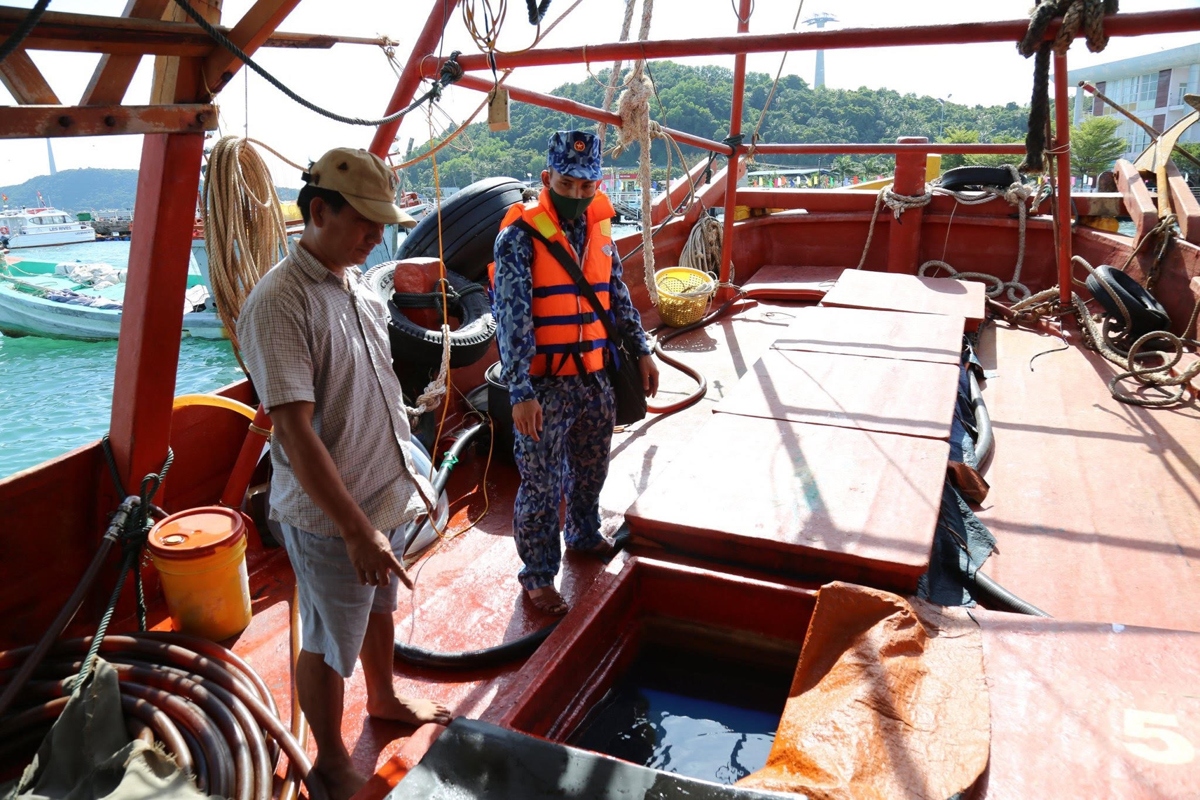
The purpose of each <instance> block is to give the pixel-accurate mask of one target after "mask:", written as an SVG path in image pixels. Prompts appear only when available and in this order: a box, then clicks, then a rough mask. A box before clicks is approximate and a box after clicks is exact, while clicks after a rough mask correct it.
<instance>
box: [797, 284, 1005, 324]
mask: <svg viewBox="0 0 1200 800" xmlns="http://www.w3.org/2000/svg"><path fill="white" fill-rule="evenodd" d="M985 288H986V287H984V285H983V284H982V283H979V282H977V281H957V280H954V279H953V278H919V277H917V276H916V275H903V274H900V273H895V272H868V271H866V270H857V269H848V270H846V271H845V272H843V273H842V277H840V278H838V282H837V284H836V285H835V286H834V287H833V288H832V289H830V290H829V292H828V293H827V294H826V295H825V298H824V299H823V300H821V305H823V306H842V307H846V308H877V309H881V310H884V311H908V312H912V313H916V314H943V315H947V316H952V317H963V318H965V319H966V321H967V330H969V331H973V330H975V329H976V328H978V327H979V323H981V322H983V314H984V300H985V294H984V289H985Z"/></svg>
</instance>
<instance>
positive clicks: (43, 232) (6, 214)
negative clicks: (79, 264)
mask: <svg viewBox="0 0 1200 800" xmlns="http://www.w3.org/2000/svg"><path fill="white" fill-rule="evenodd" d="M94 241H96V231H95V229H94V228H92V226H91V225H88V224H87V223H86V222H80V221H78V220H75V219H72V218H71V216H70V215H69V214H68V213H67V212H65V211H59V210H58V209H57V208H22V209H20V210H17V209H10V208H8V207H7V206H6V207H5V208H4V209H3V210H0V248H8V249H10V250H16V249H18V248H22V247H45V246H48V245H55V244H78V243H80V242H94Z"/></svg>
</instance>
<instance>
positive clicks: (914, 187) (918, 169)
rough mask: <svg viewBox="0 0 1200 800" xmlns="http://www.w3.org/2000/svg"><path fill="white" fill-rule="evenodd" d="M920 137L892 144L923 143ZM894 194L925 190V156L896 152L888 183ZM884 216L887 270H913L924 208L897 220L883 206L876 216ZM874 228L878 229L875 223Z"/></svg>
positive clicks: (915, 265) (918, 247) (919, 243)
mask: <svg viewBox="0 0 1200 800" xmlns="http://www.w3.org/2000/svg"><path fill="white" fill-rule="evenodd" d="M928 141H929V140H928V139H926V138H925V137H924V136H901V137H900V138H899V139H897V140H896V144H924V143H925V142H928ZM892 191H893V192H895V193H896V194H902V195H907V196H909V197H916V196H918V195H922V194H924V193H925V155H924V153H918V152H912V151H905V152H901V153H898V154H897V155H896V178H895V181H894V182H893V184H892ZM884 213H887V215H888V222H890V223H891V224H890V225H889V232H888V272H906V273H911V272H914V271H915V270H916V268H917V252H918V251H919V250H920V248H921V223H922V221H923V220H924V218H925V207H924V206H921V207H919V208H910V209H908V210H907V211H905V212H904V213H903V214H901V215H900V219H896V216H895V215H894V214H893V213H892V212H891V209H889V208H888V207H887V206H883V207H881V208H880V210H879V215H880V216H883V214H884ZM875 229H876V230H879V227H878V224H876V228H875Z"/></svg>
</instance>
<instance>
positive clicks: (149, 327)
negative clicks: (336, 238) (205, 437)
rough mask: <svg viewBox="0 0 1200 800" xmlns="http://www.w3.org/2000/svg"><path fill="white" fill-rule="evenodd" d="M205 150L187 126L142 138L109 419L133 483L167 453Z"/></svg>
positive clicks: (128, 482)
mask: <svg viewBox="0 0 1200 800" xmlns="http://www.w3.org/2000/svg"><path fill="white" fill-rule="evenodd" d="M203 150H204V136H203V135H202V134H193V133H184V134H172V135H169V136H164V135H156V136H147V137H146V138H145V141H144V142H143V144H142V162H141V168H140V169H139V170H138V188H137V235H136V236H134V237H133V242H132V244H131V246H130V249H129V274H128V276H127V278H126V283H125V286H126V289H125V311H124V313H123V314H122V315H121V336H120V338H119V339H118V341H117V367H116V376H115V380H114V383H113V405H112V417H111V421H110V424H109V430H110V431H111V442H112V448H113V454H114V456H115V457H116V461H117V468H118V470H119V471H120V473H121V480H122V481H123V482H124V483H125V486H126V487H128V488H129V489H130V490H131V491H132V490H133V489H134V488H135V487H137V486H138V484H139V483H140V482H141V480H142V478H143V477H144V476H145V475H146V474H147V473H149V472H158V471H159V470H160V469H161V468H162V465H163V460H164V459H165V458H166V456H167V443H168V442H169V441H170V436H171V402H172V400H173V399H174V397H175V371H176V369H177V367H178V366H179V340H180V338H181V337H182V329H183V324H182V321H181V317H182V315H181V313H180V310H181V309H182V308H183V295H184V291H185V290H186V288H187V271H188V260H189V257H190V254H191V245H192V235H191V234H192V224H193V223H194V222H195V220H196V188H197V187H198V186H199V183H200V163H201V156H202V155H203Z"/></svg>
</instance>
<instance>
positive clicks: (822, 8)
mask: <svg viewBox="0 0 1200 800" xmlns="http://www.w3.org/2000/svg"><path fill="white" fill-rule="evenodd" d="M466 2H467V0H463V3H464V4H465V3H466ZM475 2H476V4H479V3H481V2H482V0H475ZM32 4H33V0H5V5H9V6H21V7H29V6H31V5H32ZM250 5H251V2H250V0H226V2H225V3H224V17H223V18H224V20H225V22H226V24H230V25H231V24H233V22H234V21H236V20H237V19H238V18H240V16H241V14H242V13H243V12H244V11H245V10H246V9H247V8H248V7H249V6H250ZM431 5H432V3H431V2H430V0H409V1H408V2H396V1H395V0H349V1H348V0H305V2H302V3H301V4H300V5H299V7H298V8H297V9H296V10H295V11H293V12H292V14H291V16H290V17H289V18H288V19H287V20H286V21H285V22H284V24H283V25H282V26H281V30H286V31H304V32H322V33H336V34H344V35H350V36H367V37H373V36H380V35H386V36H388V37H390V38H392V39H393V40H397V41H399V43H400V44H399V45H398V46H397V47H396V58H397V59H399V60H403V59H404V58H405V57H407V54H408V50H409V48H410V47H411V44H412V41H413V39H414V38H415V36H416V34H417V32H418V30H419V29H420V27H421V25H422V24H423V23H424V19H425V14H426V11H425V9H427V8H429V7H431ZM570 5H571V3H570V2H568V0H554V2H552V3H551V5H550V11H549V14H548V19H549V20H553V19H555V18H557V17H558V16H559V15H560V14H562V13H563V12H564V11H565V10H566V9H567V8H568V7H569V6H570ZM797 5H798V0H788V1H787V2H780V1H779V0H756V2H755V5H754V13H753V16H752V18H751V23H750V30H751V32H752V33H767V32H782V31H787V30H790V29H791V28H792V21H793V19H794V18H795V16H796V12H797ZM124 6H125V0H54V1H53V2H52V3H51V6H50V10H52V11H71V12H80V13H102V14H114V15H115V14H120V13H121V10H122V9H123V8H124ZM1029 6H1030V0H992V1H991V2H987V3H984V2H980V1H979V0H970V1H969V2H963V1H962V0H924V1H923V2H920V3H917V2H911V1H910V2H896V0H804V6H803V14H802V16H803V17H804V18H807V17H810V16H812V15H813V14H816V13H817V12H831V13H833V14H835V15H836V16H837V17H838V20H839V21H838V23H836V26H839V27H879V26H895V25H914V24H933V23H939V22H953V21H978V20H986V19H1019V18H1023V17H1025V15H1026V14H1027V13H1028V10H1029ZM624 7H625V4H624V0H583V2H582V4H581V5H580V6H579V7H578V8H577V9H576V10H575V11H574V12H572V14H571V15H570V16H568V17H567V19H566V20H564V21H563V23H562V24H560V25H559V26H558V27H557V28H556V29H555V30H554V31H553V32H552V33H551V34H550V35H549V36H547V37H546V39H545V41H544V45H545V46H551V47H553V46H567V45H577V44H581V43H587V44H598V43H602V42H610V41H616V40H617V39H618V37H619V34H620V26H621V19H622V15H623V11H624ZM1185 7H1191V8H1195V7H1200V0H1173V1H1170V0H1141V2H1138V1H1137V0H1124V1H1123V2H1122V3H1121V9H1122V11H1123V12H1140V11H1152V10H1159V9H1168V8H1185ZM414 9H416V12H415V13H414ZM524 16H525V15H524V3H521V2H519V0H510V2H509V14H508V17H507V19H506V21H505V22H504V24H503V27H502V30H501V37H500V44H499V46H500V48H501V49H512V50H515V49H520V48H522V47H525V46H527V45H528V44H529V43H530V41H531V40H532V38H533V28H532V27H531V26H530V25H529V24H528V21H527V20H526V19H525V18H524ZM640 17H641V14H640V4H639V13H638V14H637V15H636V19H635V23H634V28H635V33H634V35H635V36H636V28H637V24H638V22H637V20H639V19H640ZM736 25H737V22H736V17H735V10H734V2H733V0H655V3H654V16H653V21H652V25H651V31H650V36H651V38H652V39H664V38H688V37H696V36H718V35H726V34H731V33H733V32H734V31H735V30H736ZM830 27H833V26H830ZM1195 39H1196V35H1195V34H1179V35H1172V36H1147V37H1137V38H1130V39H1114V40H1113V41H1112V42H1111V43H1110V44H1109V47H1108V49H1107V50H1106V51H1105V52H1104V53H1100V54H1092V53H1088V52H1087V50H1086V49H1085V48H1084V47H1083V43H1082V42H1079V43H1077V44H1076V46H1075V47H1074V48H1072V51H1071V55H1070V66H1071V67H1072V68H1075V67H1080V66H1086V65H1090V64H1096V63H1103V62H1106V61H1114V60H1117V59H1120V58H1127V57H1130V56H1134V55H1141V54H1144V53H1150V52H1156V51H1159V50H1163V49H1168V48H1171V47H1179V46H1182V45H1185V44H1191V43H1193V42H1194V41H1195ZM445 48H446V50H447V52H448V51H449V50H452V49H461V50H463V51H464V52H475V51H476V49H475V47H474V45H473V44H472V43H471V41H470V39H469V37H468V36H467V35H466V33H465V30H464V26H463V22H462V15H461V13H460V12H456V13H455V14H454V15H452V17H451V21H450V24H449V25H448V26H447V39H446V42H445ZM32 57H33V59H34V61H35V62H36V63H37V64H38V66H39V67H40V68H41V69H42V72H43V74H44V75H45V76H46V78H47V80H48V81H49V82H50V85H51V86H52V87H53V88H54V89H55V91H56V92H57V94H58V96H59V97H60V98H61V99H63V100H64V102H74V101H75V100H77V99H78V98H79V96H80V95H81V93H82V91H83V89H84V87H85V86H86V84H87V81H88V79H89V78H90V76H91V74H92V70H93V68H94V65H95V62H96V61H97V59H98V56H96V55H85V54H69V53H50V52H34V53H32ZM258 60H259V61H260V63H261V64H262V65H263V66H264V67H266V68H267V69H268V70H269V71H270V72H272V73H273V74H274V75H276V76H277V77H278V78H280V79H281V80H282V81H283V82H284V83H285V84H287V85H289V86H290V87H291V88H292V89H294V90H295V91H297V92H298V93H299V94H301V95H302V96H304V97H306V98H308V99H310V100H312V101H313V102H315V103H317V104H319V105H322V106H325V107H327V108H330V109H331V110H334V111H337V112H339V113H342V114H345V115H348V116H360V117H372V116H378V115H381V114H382V112H383V110H384V108H385V106H386V103H387V100H388V98H389V97H390V95H391V91H392V87H393V86H394V82H395V77H394V73H393V70H392V67H391V65H390V64H389V62H388V59H387V57H386V56H385V54H384V53H383V52H382V50H381V49H380V48H378V47H374V46H362V45H338V46H336V47H334V48H333V49H332V50H317V51H301V50H284V49H264V50H261V51H260V53H259V56H258ZM687 63H719V64H722V65H725V66H732V57H729V58H722V59H689V60H688V62H687ZM779 63H780V55H760V56H752V57H750V59H749V68H750V69H751V70H754V71H758V72H767V73H770V74H772V75H773V74H774V73H775V71H776V70H777V69H778V68H779ZM151 65H152V59H150V58H147V59H143V64H142V67H141V69H139V71H138V74H137V77H136V78H135V80H134V83H133V85H132V86H131V87H130V90H129V93H128V94H127V95H126V102H145V99H146V97H147V96H148V94H149V87H150V75H151ZM813 65H814V56H813V54H812V53H793V54H791V55H789V56H788V58H787V62H786V66H785V69H784V72H785V73H789V74H797V75H800V76H801V77H802V78H804V79H805V80H806V81H809V82H811V81H812V78H813ZM605 66H609V65H607V64H593V65H592V70H593V71H599V70H600V69H602V68H604V67H605ZM1031 71H1032V63H1031V62H1029V61H1026V60H1025V59H1022V58H1021V57H1020V56H1019V55H1018V54H1017V53H1016V50H1015V48H1014V46H1013V45H1011V44H996V45H972V46H970V47H967V48H951V47H924V48H907V49H898V48H897V49H876V50H855V51H830V52H828V53H826V56H825V72H826V83H827V85H828V86H830V87H834V88H846V89H853V88H858V87H860V86H867V87H870V88H884V87H886V88H890V89H895V90H897V91H899V92H901V93H909V92H913V93H917V94H927V95H930V96H934V97H943V98H949V101H950V102H952V103H963V104H966V105H975V104H985V105H987V104H994V103H1006V102H1010V101H1013V102H1018V103H1025V102H1027V101H1028V98H1029V91H1030V81H1031ZM247 73H248V71H245V70H244V71H243V72H242V73H241V74H240V75H239V76H238V77H237V78H235V79H234V81H233V82H232V83H231V84H230V85H229V87H227V88H226V89H225V91H224V92H222V94H221V95H220V97H219V98H218V103H219V105H220V106H221V121H222V130H221V132H222V133H223V134H230V133H232V134H242V133H243V132H244V131H247V130H248V132H249V134H250V136H252V137H254V138H257V139H261V140H263V141H265V142H267V143H268V144H270V145H271V146H272V147H274V148H275V149H277V150H279V151H280V152H282V153H283V154H285V155H287V156H288V157H289V158H290V159H291V160H293V161H296V162H298V163H303V162H304V161H307V160H309V159H313V158H316V157H317V156H319V155H320V154H321V153H322V152H324V151H325V150H326V149H328V148H330V147H335V146H341V145H352V146H353V145H357V146H365V145H366V144H367V143H369V142H370V139H371V130H370V129H366V128H355V127H350V126H345V125H341V124H339V123H334V122H330V121H328V120H325V119H323V118H321V117H318V116H317V115H315V114H313V113H312V112H310V111H308V110H306V109H304V108H302V107H300V106H298V105H296V104H295V103H293V102H292V101H291V100H289V99H287V98H286V97H284V96H283V95H282V94H281V93H280V92H279V91H278V90H276V89H275V88H274V87H271V86H270V85H269V84H267V83H266V81H265V80H263V79H262V78H261V77H259V76H257V75H253V74H250V75H249V79H248V81H247V78H246V77H245V75H246V74H247ZM587 75H588V71H587V69H586V68H584V67H583V66H578V67H552V68H543V69H538V70H522V71H519V72H517V73H516V74H514V75H513V76H512V77H511V78H510V79H509V80H510V82H511V84H512V85H514V86H520V87H523V88H528V89H534V90H538V91H550V90H552V89H553V88H554V87H555V86H558V85H560V84H562V83H564V82H569V81H578V80H585V79H587ZM480 100H481V96H480V95H479V94H477V93H475V92H472V91H470V90H466V89H454V88H451V89H450V90H448V91H447V93H446V96H445V97H444V99H443V103H442V105H443V107H444V110H445V111H446V113H447V115H448V116H449V118H452V119H454V120H455V121H460V120H462V119H463V118H464V117H465V116H467V115H469V114H470V113H471V112H472V111H473V110H474V109H475V107H476V106H477V105H478V103H479V102H480ZM11 103H12V98H11V97H10V96H9V95H8V92H7V91H6V90H5V89H4V88H3V87H2V86H0V105H4V104H11ZM0 113H2V112H0ZM446 119H447V117H446V116H443V115H439V116H437V117H435V120H434V124H435V125H436V126H437V130H440V129H441V128H442V127H444V126H445V124H446ZM410 136H411V137H414V138H416V140H417V141H418V142H421V141H424V140H425V139H427V138H428V137H429V121H428V119H427V118H426V117H425V115H423V114H415V113H414V114H412V115H410V116H409V118H407V119H406V120H405V122H404V124H403V126H402V127H401V129H400V141H401V142H407V140H408V138H409V137H410ZM140 148H141V137H133V136H114V137H88V138H75V139H56V140H55V141H54V153H55V160H56V162H57V166H58V168H59V169H60V170H61V169H73V168H80V167H107V168H136V167H137V165H138V159H139V153H140ZM268 161H269V163H270V165H271V169H272V171H273V172H274V174H275V178H276V182H277V183H279V184H280V185H285V186H296V185H298V184H299V175H298V174H293V173H295V170H293V169H291V168H290V167H287V166H286V165H283V164H282V163H280V162H278V161H276V160H274V159H273V158H271V157H269V156H268ZM48 171H49V170H48V166H47V159H46V144H45V141H44V140H32V141H30V140H17V141H14V140H0V185H8V184H15V183H21V182H23V181H25V180H27V179H29V178H31V177H34V176H36V175H42V174H46V173H47V172H48Z"/></svg>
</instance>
